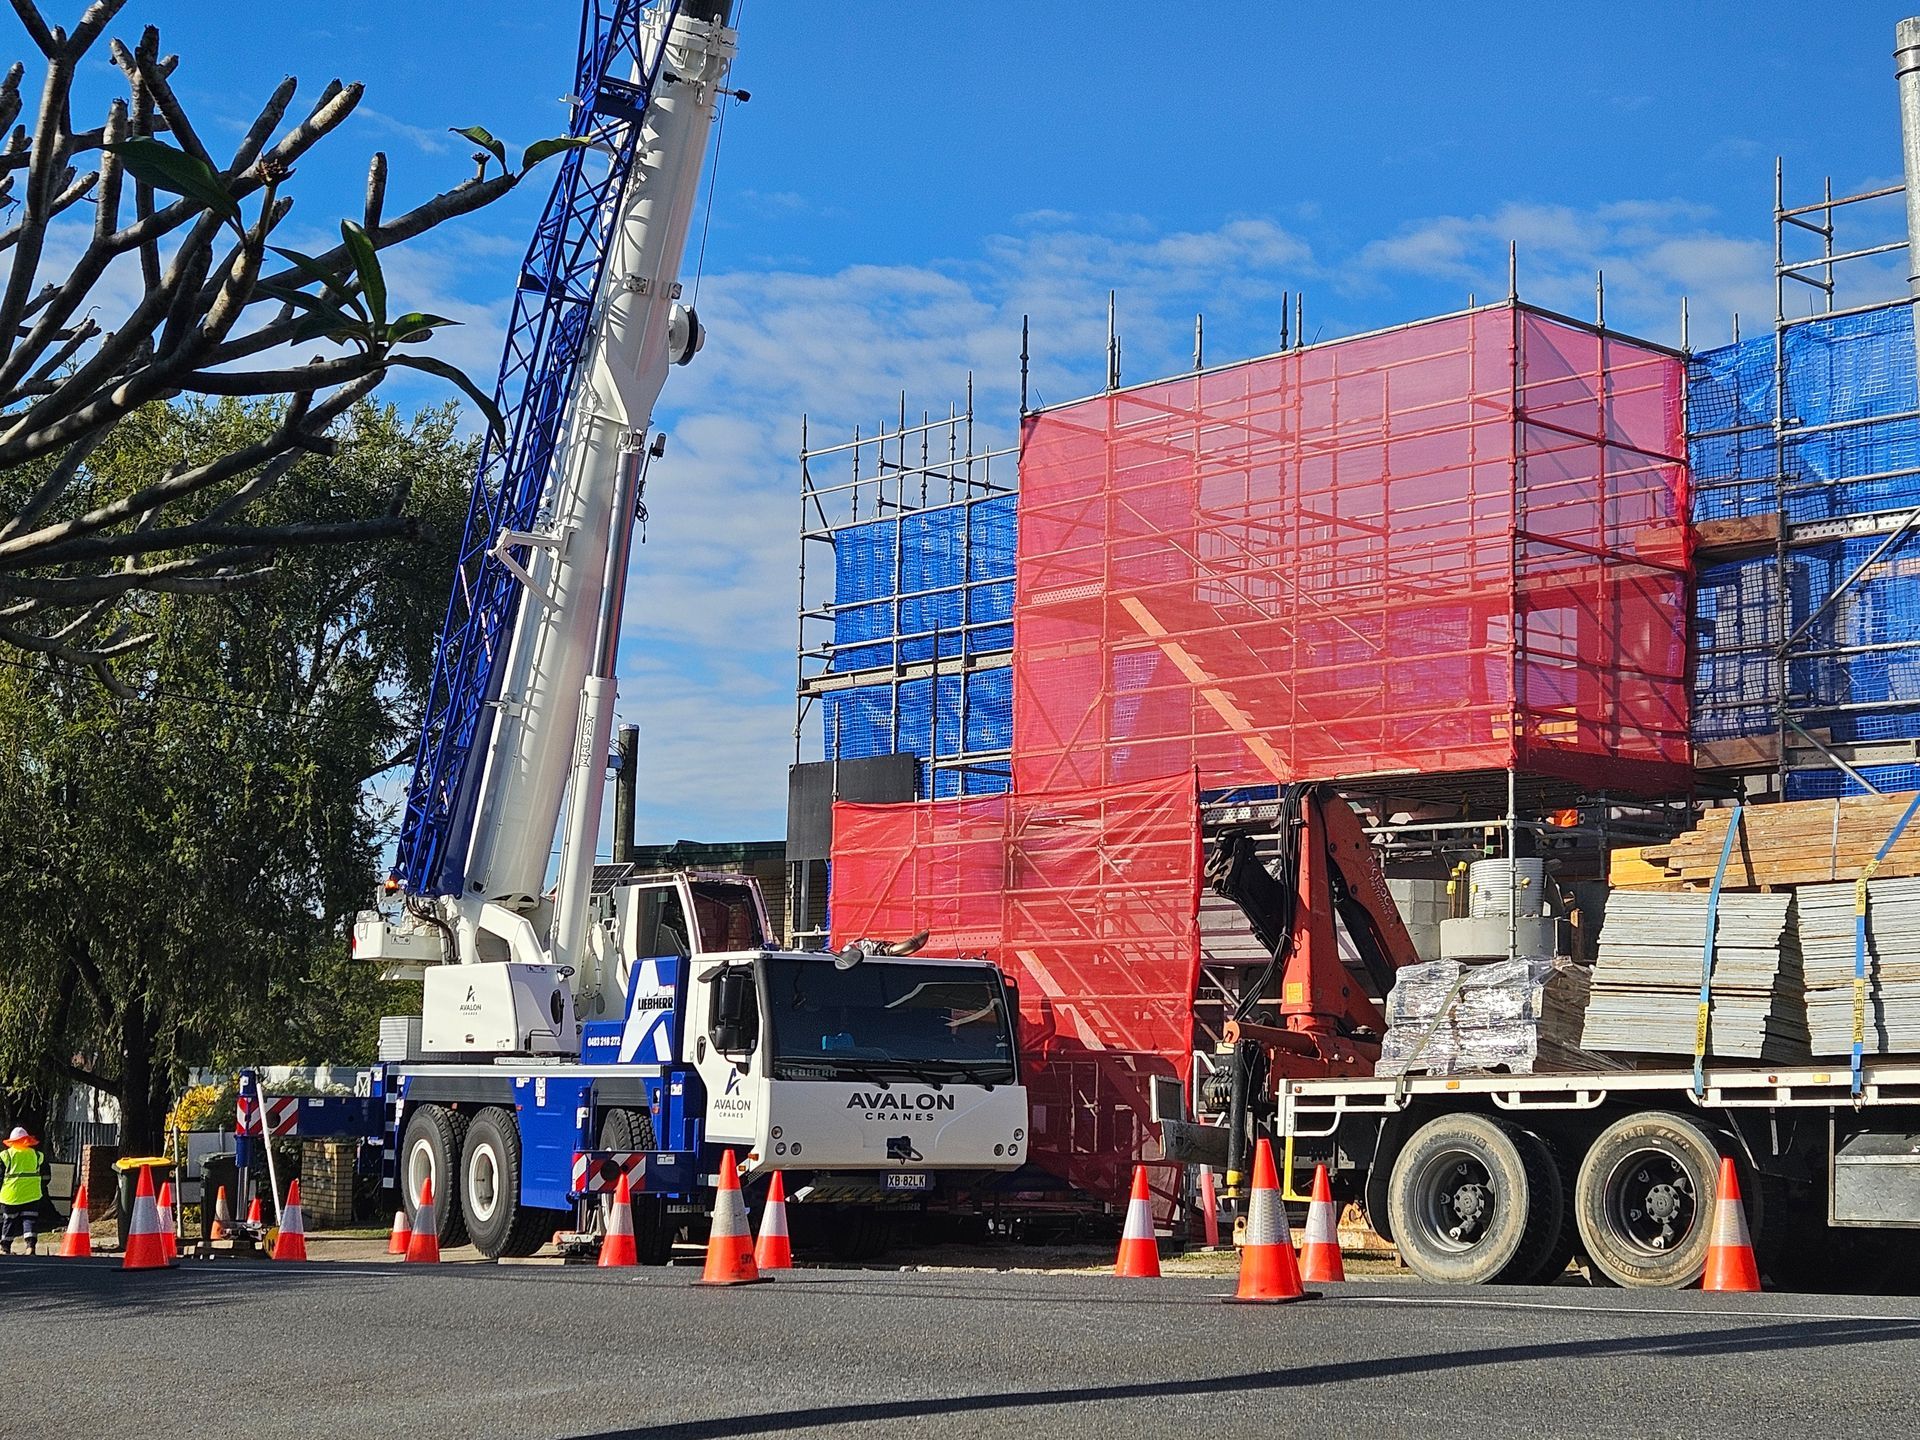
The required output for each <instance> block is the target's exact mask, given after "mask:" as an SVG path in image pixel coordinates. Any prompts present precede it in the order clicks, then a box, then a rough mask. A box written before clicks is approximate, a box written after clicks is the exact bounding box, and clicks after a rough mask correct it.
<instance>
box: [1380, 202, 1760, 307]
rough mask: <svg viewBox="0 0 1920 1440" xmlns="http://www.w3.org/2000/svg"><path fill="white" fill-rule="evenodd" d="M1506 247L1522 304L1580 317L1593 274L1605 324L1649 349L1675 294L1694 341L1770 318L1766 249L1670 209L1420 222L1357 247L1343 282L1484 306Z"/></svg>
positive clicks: (1643, 205) (1683, 208) (1528, 210)
mask: <svg viewBox="0 0 1920 1440" xmlns="http://www.w3.org/2000/svg"><path fill="white" fill-rule="evenodd" d="M1509 243H1512V244H1513V245H1515V246H1516V247H1517V248H1518V265H1519V275H1520V294H1521V296H1522V297H1523V298H1525V299H1527V300H1531V301H1534V302H1535V303H1537V304H1541V305H1544V306H1546V307H1548V308H1549V309H1554V310H1559V311H1562V312H1564V313H1567V314H1572V315H1580V316H1589V315H1592V314H1593V313H1594V281H1595V275H1596V272H1598V273H1601V274H1604V276H1605V278H1606V297H1607V323H1608V324H1609V325H1612V326H1614V327H1616V328H1619V329H1624V330H1628V331H1631V332H1634V333H1636V334H1642V335H1645V336H1647V337H1648V338H1649V339H1654V340H1662V341H1669V342H1671V341H1675V340H1677V339H1678V338H1679V316H1680V300H1681V297H1682V296H1685V297H1687V299H1688V302H1689V309H1690V311H1691V313H1692V315H1693V317H1694V318H1695V320H1696V322H1704V324H1703V325H1702V326H1701V327H1700V329H1697V330H1696V334H1698V333H1701V330H1702V329H1709V328H1710V333H1713V334H1718V333H1719V327H1720V326H1721V325H1722V324H1723V323H1724V321H1725V319H1726V317H1727V316H1729V315H1731V314H1733V313H1735V312H1738V313H1740V314H1742V315H1744V316H1747V317H1749V318H1750V319H1752V320H1759V319H1761V318H1762V317H1764V318H1765V319H1766V320H1768V321H1771V318H1772V315H1773V280H1772V247H1771V246H1770V244H1769V243H1768V242H1767V241H1766V239H1765V238H1763V236H1762V235H1761V234H1760V233H1759V230H1758V227H1754V229H1752V230H1749V231H1746V232H1743V233H1740V234H1731V233H1728V232H1727V231H1724V230H1720V229H1716V228H1714V216H1713V214H1712V212H1711V211H1708V210H1706V209H1703V208H1702V207H1700V206H1698V205H1693V204H1688V203H1686V202H1682V201H1660V200H1626V201H1619V202H1616V203H1613V204H1609V205H1601V206H1597V207H1593V208H1590V209H1575V208H1573V207H1571V206H1564V205H1538V204H1512V205H1505V206H1502V207H1500V208H1499V209H1497V210H1494V211H1492V212H1490V213H1488V214H1485V215H1439V216H1432V217H1429V218H1427V219H1424V220H1419V221H1415V222H1413V223H1412V224H1410V225H1408V226H1406V227H1405V228H1404V229H1402V230H1400V231H1399V232H1397V233H1396V234H1394V235H1391V236H1387V237H1385V238H1383V239H1380V240H1375V241H1373V242H1371V243H1369V244H1367V245H1365V246H1363V247H1361V249H1360V251H1359V253H1358V254H1357V255H1356V256H1355V258H1354V263H1353V266H1352V270H1351V272H1350V275H1349V277H1348V279H1347V284H1348V285H1349V287H1350V288H1356V289H1357V288H1359V287H1364V286H1368V285H1391V284H1394V283H1396V282H1404V281H1406V280H1408V279H1416V280H1425V281H1434V280H1442V281H1451V282H1453V283H1455V284H1457V285H1458V286H1460V287H1461V289H1462V290H1463V291H1466V290H1473V291H1477V292H1478V294H1479V296H1480V298H1482V299H1483V300H1484V299H1490V298H1493V297H1495V296H1498V295H1503V294H1505V293H1506V288H1507V246H1508V244H1509Z"/></svg>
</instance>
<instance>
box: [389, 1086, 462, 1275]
mask: <svg viewBox="0 0 1920 1440" xmlns="http://www.w3.org/2000/svg"><path fill="white" fill-rule="evenodd" d="M466 1138H467V1117H466V1116H465V1115H462V1114H460V1113H459V1112H458V1111H457V1110H449V1109H448V1108H447V1107H446V1106H444V1105H422V1106H420V1107H419V1108H418V1109H416V1110H415V1111H414V1112H413V1113H412V1114H411V1115H409V1116H408V1117H407V1127H406V1131H405V1134H404V1135H403V1136H402V1138H401V1141H400V1176H401V1179H402V1181H403V1182H404V1184H403V1187H402V1188H403V1189H404V1190H405V1192H406V1206H407V1223H408V1224H409V1225H411V1224H412V1223H413V1220H414V1217H415V1216H416V1215H417V1214H418V1213H419V1210H420V1196H421V1193H422V1191H424V1190H425V1188H426V1185H427V1182H428V1181H429V1180H431V1181H432V1182H433V1217H434V1222H435V1226H436V1228H437V1229H438V1230H439V1231H440V1243H441V1244H442V1245H464V1244H466V1243H467V1221H466V1217H465V1216H464V1215H462V1214H461V1212H460V1184H459V1181H458V1178H457V1177H458V1176H459V1174H460V1151H461V1148H462V1147H463V1146H464V1145H465V1143H466Z"/></svg>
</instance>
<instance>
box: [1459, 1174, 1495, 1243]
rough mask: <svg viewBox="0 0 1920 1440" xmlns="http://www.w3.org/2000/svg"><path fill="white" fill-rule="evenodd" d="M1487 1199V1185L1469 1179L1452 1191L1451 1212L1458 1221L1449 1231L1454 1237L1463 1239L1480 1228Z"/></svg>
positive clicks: (1486, 1207) (1486, 1206) (1484, 1215)
mask: <svg viewBox="0 0 1920 1440" xmlns="http://www.w3.org/2000/svg"><path fill="white" fill-rule="evenodd" d="M1487 1199H1488V1197H1487V1187H1486V1186H1484V1185H1479V1184H1475V1183H1473V1182H1471V1181H1469V1182H1468V1183H1466V1184H1464V1185H1462V1186H1460V1187H1459V1189H1457V1190H1455V1191H1454V1192H1453V1213H1454V1216H1455V1218H1456V1219H1458V1220H1459V1222H1460V1223H1459V1224H1458V1225H1455V1226H1454V1227H1452V1229H1451V1231H1450V1232H1449V1233H1450V1234H1451V1235H1452V1236H1453V1238H1454V1239H1456V1240H1460V1239H1464V1238H1465V1237H1466V1236H1467V1235H1468V1234H1470V1233H1471V1232H1473V1231H1475V1230H1478V1229H1479V1228H1480V1225H1481V1222H1482V1221H1484V1220H1485V1219H1486V1216H1487V1210H1488V1208H1489V1207H1488V1203H1487Z"/></svg>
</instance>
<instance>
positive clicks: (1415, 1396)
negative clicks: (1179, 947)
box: [0, 1259, 1920, 1440]
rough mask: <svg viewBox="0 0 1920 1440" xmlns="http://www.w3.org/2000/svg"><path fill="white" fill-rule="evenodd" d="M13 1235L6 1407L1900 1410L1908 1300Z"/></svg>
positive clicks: (87, 1429) (2, 1270)
mask: <svg viewBox="0 0 1920 1440" xmlns="http://www.w3.org/2000/svg"><path fill="white" fill-rule="evenodd" d="M695 1275H696V1272H694V1271H692V1270H689V1269H684V1268H681V1267H674V1268H672V1269H669V1270H651V1271H649V1270H639V1271H626V1272H613V1273H606V1272H599V1271H595V1270H591V1269H561V1268H557V1267H545V1268H538V1267H495V1266H443V1267H440V1268H439V1269H437V1270H426V1269H424V1268H420V1267H405V1268H402V1267H399V1266H395V1265H390V1264H366V1265H361V1264H339V1263H335V1264H313V1265H276V1266H269V1265H255V1264H242V1263H239V1262H229V1263H223V1264H211V1265H209V1264H197V1265H195V1264H189V1265H187V1266H184V1267H182V1268H181V1269H179V1270H177V1271H173V1272H168V1273H146V1274H139V1273H136V1274H131V1275H128V1274H123V1273H121V1272H120V1271H118V1270H117V1269H115V1268H114V1266H113V1262H111V1261H91V1262H86V1261H79V1262H76V1261H68V1262H60V1261H56V1260H51V1259H45V1260H40V1261H37V1262H28V1261H24V1260H20V1259H14V1260H10V1261H9V1260H0V1316H4V1318H5V1325H6V1334H5V1348H4V1351H0V1413H4V1415H5V1426H4V1428H5V1430H6V1433H7V1434H8V1435H10V1436H11V1435H19V1436H36V1437H47V1440H53V1437H63V1436H75V1437H80V1436H85V1437H87V1440H98V1437H100V1436H104V1435H169V1436H172V1435H179V1436H193V1435H201V1434H216V1433H219V1434H245V1435H249V1436H254V1437H261V1440H269V1437H280V1436H288V1437H300V1440H332V1437H340V1436H382V1435H388V1436H413V1435H429V1434H430V1435H434V1436H437V1437H468V1436H475V1437H479V1436H486V1437H493V1436H501V1437H508V1436H511V1437H528V1436H530V1437H594V1440H667V1437H681V1436H685V1437H696V1436H697V1437H732V1436H759V1435H792V1434H798V1435H835V1436H839V1435H852V1436H861V1435H876V1436H878V1435H887V1436H922V1435H940V1436H946V1435H953V1436H1020V1437H1022V1440H1041V1437H1045V1440H1055V1437H1077V1436H1088V1437H1099V1440H1118V1437H1122V1436H1127V1437H1131V1436H1160V1435H1165V1436H1179V1437H1182V1440H1191V1437H1193V1436H1197V1435H1205V1434H1209V1433H1229V1434H1241V1435H1251V1436H1263V1435H1272V1436H1279V1435H1281V1434H1285V1435H1288V1436H1296V1437H1306V1436H1314V1437H1318V1436H1366V1437H1375V1436H1408V1437H1418V1440H1436V1437H1455V1436H1458V1437H1471V1440H1493V1437H1500V1436H1524V1437H1527V1440H1545V1437H1555V1436H1573V1435H1593V1436H1622V1437H1634V1440H1639V1437H1644V1436H1646V1435H1685V1436H1687V1437H1689V1440H1707V1437H1713V1436H1729V1437H1735V1436H1737V1437H1742V1440H1749V1437H1755V1436H1778V1437H1791V1436H1800V1435H1810V1434H1818V1435H1820V1436H1821V1437H1822V1440H1837V1437H1843V1436H1850V1435H1860V1436H1869V1435H1870V1436H1876V1437H1884V1436H1890V1435H1901V1434H1910V1433H1912V1429H1913V1416H1914V1414H1915V1413H1917V1412H1920V1301H1916V1300H1913V1299H1899V1300H1869V1299H1860V1298H1855V1297H1812V1296H1805V1295H1763V1296H1745V1295H1702V1294H1697V1293H1669V1292H1653V1291H1608V1290H1583V1289H1578V1288H1570V1287H1557V1288H1554V1289H1502V1290H1468V1291H1453V1290H1444V1289H1439V1288H1436V1287H1428V1286H1422V1285H1419V1284H1416V1283H1408V1282H1370V1283H1369V1282H1357V1283H1354V1284H1351V1285H1347V1286H1339V1287H1326V1289H1325V1291H1324V1292H1323V1293H1322V1294H1321V1296H1320V1297H1319V1298H1317V1299H1315V1300H1311V1301H1308V1302H1305V1303H1300V1304H1294V1305H1290V1306H1281V1307H1260V1308H1254V1307H1234V1306H1227V1305H1222V1304H1220V1303H1219V1302H1218V1299H1217V1297H1218V1296H1219V1295H1221V1294H1223V1293H1225V1291H1226V1290H1227V1289H1229V1288H1230V1286H1229V1285H1228V1284H1227V1283H1225V1282H1223V1281H1222V1280H1221V1279H1218V1278H1210V1277H1183V1278H1177V1279H1165V1280H1160V1281H1123V1280H1116V1279H1112V1278H1109V1277H1104V1276H1086V1275H1020V1274H993V1273H970V1274H954V1273H939V1274H929V1273H921V1272H911V1271H909V1272H888V1271H852V1270H839V1271H831V1270H819V1271H801V1272H796V1273H794V1274H792V1275H789V1276H783V1277H781V1278H780V1279H778V1280H777V1281H775V1282H773V1283H770V1284H765V1285H759V1286H753V1287H747V1288H741V1289H731V1290H710V1289H700V1288H697V1287H695V1286H694V1285H693V1283H692V1282H693V1280H694V1278H695Z"/></svg>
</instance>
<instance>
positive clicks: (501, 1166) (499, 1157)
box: [460, 1106, 567, 1260]
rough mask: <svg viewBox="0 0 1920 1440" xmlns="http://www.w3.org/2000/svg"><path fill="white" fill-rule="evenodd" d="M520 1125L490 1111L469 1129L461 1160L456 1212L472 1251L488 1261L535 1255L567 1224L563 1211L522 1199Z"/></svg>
mask: <svg viewBox="0 0 1920 1440" xmlns="http://www.w3.org/2000/svg"><path fill="white" fill-rule="evenodd" d="M521 1178H522V1176H521V1160H520V1126H519V1124H518V1123H517V1122H516V1121H515V1120H514V1118H513V1112H512V1111H510V1110H504V1109H502V1108H500V1107H499V1106H488V1107H487V1108H486V1109H485V1110H482V1111H481V1112H480V1113H479V1114H478V1115H476V1116H474V1117H473V1123H472V1124H471V1125H469V1126H468V1127H467V1139H466V1145H465V1147H464V1149H463V1150H462V1153H461V1157H460V1213H461V1215H462V1217H463V1218H464V1219H465V1220H466V1224H467V1235H468V1236H469V1238H471V1239H472V1241H473V1243H474V1246H475V1248H477V1249H478V1250H479V1251H480V1253H481V1254H482V1255H484V1256H486V1257H487V1258H488V1259H489V1260H498V1259H499V1258H500V1257H501V1256H503V1255H511V1256H525V1255H532V1254H535V1253H536V1252H538V1251H539V1249H540V1247H541V1246H543V1245H545V1244H546V1243H547V1240H548V1238H549V1237H551V1236H552V1234H553V1232H554V1231H555V1230H558V1229H560V1228H561V1227H562V1226H564V1225H565V1224H566V1223H567V1213H566V1212H565V1211H564V1210H547V1209H543V1208H541V1207H539V1206H533V1205H527V1204H524V1203H522V1201H521V1199H520V1183H521Z"/></svg>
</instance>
